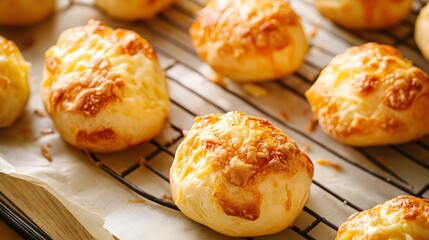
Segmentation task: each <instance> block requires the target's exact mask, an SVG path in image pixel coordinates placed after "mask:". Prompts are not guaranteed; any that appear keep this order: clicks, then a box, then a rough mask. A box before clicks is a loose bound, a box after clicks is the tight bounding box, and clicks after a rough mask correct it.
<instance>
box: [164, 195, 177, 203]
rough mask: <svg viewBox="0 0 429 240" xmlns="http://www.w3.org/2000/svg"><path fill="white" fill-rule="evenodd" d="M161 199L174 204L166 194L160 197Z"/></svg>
mask: <svg viewBox="0 0 429 240" xmlns="http://www.w3.org/2000/svg"><path fill="white" fill-rule="evenodd" d="M162 199H164V200H167V201H169V202H172V203H174V202H173V198H172V197H171V196H168V195H167V194H164V195H162Z"/></svg>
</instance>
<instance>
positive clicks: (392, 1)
mask: <svg viewBox="0 0 429 240" xmlns="http://www.w3.org/2000/svg"><path fill="white" fill-rule="evenodd" d="M313 2H314V5H315V6H316V8H317V9H318V10H319V12H320V13H321V14H322V15H323V16H325V17H327V18H329V19H330V20H332V21H333V22H335V23H337V24H338V25H341V26H343V27H346V28H350V29H380V28H387V27H390V26H393V25H395V24H397V23H399V22H400V21H401V20H402V19H404V18H405V17H406V16H407V15H408V14H409V13H410V10H411V6H412V3H413V0H313Z"/></svg>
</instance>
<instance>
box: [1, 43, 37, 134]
mask: <svg viewBox="0 0 429 240" xmlns="http://www.w3.org/2000/svg"><path fill="white" fill-rule="evenodd" d="M29 70H30V63H28V62H26V61H25V59H24V58H23V57H22V55H21V52H20V51H19V49H18V48H17V47H16V46H15V44H14V43H13V42H12V41H8V40H7V39H5V38H3V37H1V36H0V127H9V126H11V125H12V124H13V123H14V122H15V120H16V119H17V118H18V117H19V115H21V114H22V112H23V111H24V109H25V106H26V105H27V102H28V98H29V96H30V87H29V86H28V72H29Z"/></svg>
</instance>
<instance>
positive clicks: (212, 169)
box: [170, 112, 313, 236]
mask: <svg viewBox="0 0 429 240" xmlns="http://www.w3.org/2000/svg"><path fill="white" fill-rule="evenodd" d="M312 177H313V164H312V162H311V161H310V159H309V158H308V156H307V155H306V154H305V153H303V152H301V150H300V149H299V148H298V146H297V145H296V143H295V142H294V141H293V140H292V139H290V138H289V137H288V136H286V134H284V133H283V132H282V131H281V130H280V129H278V128H276V127H274V126H273V125H272V124H271V123H270V122H268V121H267V120H264V119H261V118H257V117H253V116H249V115H246V114H244V113H242V112H229V113H226V114H210V115H207V116H203V117H197V118H196V119H195V123H194V125H193V126H192V128H191V130H190V131H189V133H188V135H187V136H186V137H185V139H184V140H183V142H182V143H181V144H180V146H179V148H178V149H177V152H176V156H175V159H174V162H173V164H172V166H171V169H170V186H171V194H172V197H173V200H174V202H175V203H176V205H177V206H178V207H179V209H180V210H181V211H182V212H183V213H184V214H185V215H186V216H188V217H189V218H191V219H193V220H195V221H196V222H199V223H201V224H204V225H206V226H208V227H210V228H212V229H214V230H216V231H218V232H220V233H223V234H225V235H229V236H258V235H265V234H272V233H275V232H278V231H281V230H283V229H285V228H286V227H288V226H290V225H291V224H292V222H293V221H294V219H295V218H296V217H297V216H298V214H299V213H300V212H301V210H302V208H303V207H304V204H305V203H306V201H307V199H308V196H309V191H310V184H311V180H312Z"/></svg>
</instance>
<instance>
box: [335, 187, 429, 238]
mask: <svg viewBox="0 0 429 240" xmlns="http://www.w3.org/2000/svg"><path fill="white" fill-rule="evenodd" d="M428 238H429V201H428V200H426V199H421V198H418V197H413V196H399V197H396V198H394V199H392V200H389V201H387V202H385V203H383V204H380V205H377V206H375V207H374V208H372V209H369V210H366V211H363V212H358V213H355V214H353V215H352V216H350V217H349V218H348V219H347V220H346V222H344V223H343V224H341V226H340V228H339V229H338V234H337V237H336V240H357V239H365V240H380V239H383V240H399V239H403V240H425V239H428Z"/></svg>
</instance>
